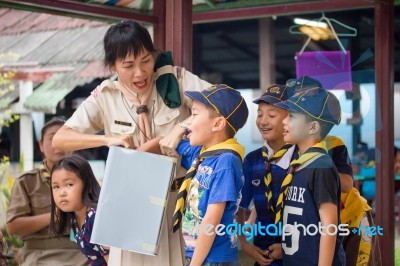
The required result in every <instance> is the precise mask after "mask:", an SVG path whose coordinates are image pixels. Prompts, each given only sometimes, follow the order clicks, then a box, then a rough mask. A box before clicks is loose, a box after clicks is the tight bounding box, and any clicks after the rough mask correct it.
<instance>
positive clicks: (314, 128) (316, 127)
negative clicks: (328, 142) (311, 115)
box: [309, 121, 321, 135]
mask: <svg viewBox="0 0 400 266" xmlns="http://www.w3.org/2000/svg"><path fill="white" fill-rule="evenodd" d="M320 131H321V125H320V124H319V123H318V122H317V121H312V122H311V123H310V130H309V134H310V135H315V134H317V133H319V132H320Z"/></svg>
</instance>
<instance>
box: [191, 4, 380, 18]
mask: <svg viewBox="0 0 400 266" xmlns="http://www.w3.org/2000/svg"><path fill="white" fill-rule="evenodd" d="M375 2H376V1H375V0H352V1H348V0H322V1H312V2H299V3H292V4H275V5H263V6H257V7H249V8H238V9H231V10H219V11H209V12H199V13H193V23H207V22H215V21H226V20H238V19H250V18H260V17H266V16H274V15H290V14H301V13H313V12H321V10H323V11H325V12H327V11H336V10H343V9H346V10H349V9H360V8H372V7H375Z"/></svg>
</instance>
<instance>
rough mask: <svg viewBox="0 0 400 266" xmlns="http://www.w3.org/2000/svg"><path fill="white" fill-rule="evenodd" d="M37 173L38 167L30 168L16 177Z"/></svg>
mask: <svg viewBox="0 0 400 266" xmlns="http://www.w3.org/2000/svg"><path fill="white" fill-rule="evenodd" d="M37 174H39V169H32V170H29V171H26V172H23V173H22V174H20V175H19V176H18V177H17V178H22V177H24V176H26V175H37Z"/></svg>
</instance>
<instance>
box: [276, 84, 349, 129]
mask: <svg viewBox="0 0 400 266" xmlns="http://www.w3.org/2000/svg"><path fill="white" fill-rule="evenodd" d="M274 105H276V106H278V107H280V108H282V109H286V110H288V111H289V112H294V113H303V114H307V115H309V116H311V117H312V118H314V119H316V120H319V121H323V122H328V123H331V124H334V125H339V124H340V119H341V109H340V103H339V100H338V99H337V98H336V96H335V95H334V94H333V93H331V92H329V91H327V90H324V89H322V88H315V89H309V90H304V91H300V92H298V93H296V94H295V95H293V96H292V97H290V98H289V99H288V100H286V101H284V102H280V103H276V104H274Z"/></svg>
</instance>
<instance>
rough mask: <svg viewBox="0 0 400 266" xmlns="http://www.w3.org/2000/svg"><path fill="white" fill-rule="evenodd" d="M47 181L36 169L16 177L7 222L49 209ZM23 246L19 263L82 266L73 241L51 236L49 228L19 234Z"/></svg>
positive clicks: (81, 260) (67, 238)
mask: <svg viewBox="0 0 400 266" xmlns="http://www.w3.org/2000/svg"><path fill="white" fill-rule="evenodd" d="M50 193H51V192H50V184H49V180H47V179H46V178H45V177H43V176H41V175H40V172H39V170H38V169H34V170H31V171H28V172H25V173H23V174H22V175H21V176H20V177H18V178H17V179H16V180H15V182H14V186H13V189H12V191H11V199H10V204H9V207H8V210H7V214H6V221H7V223H9V222H11V221H12V220H14V219H15V218H18V217H24V216H35V215H40V214H44V213H50V211H51V194H50ZM22 239H23V240H24V247H23V248H22V250H21V251H20V265H22V266H25V265H29V266H35V265H66V266H67V265H69V266H77V265H86V264H87V260H86V258H85V256H83V255H82V254H81V253H80V252H79V250H78V249H77V246H76V243H74V242H72V241H70V240H69V237H68V236H65V237H56V238H54V237H52V236H51V233H50V232H49V227H46V228H44V229H42V230H40V231H38V232H35V233H33V234H31V235H28V236H24V237H22Z"/></svg>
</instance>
